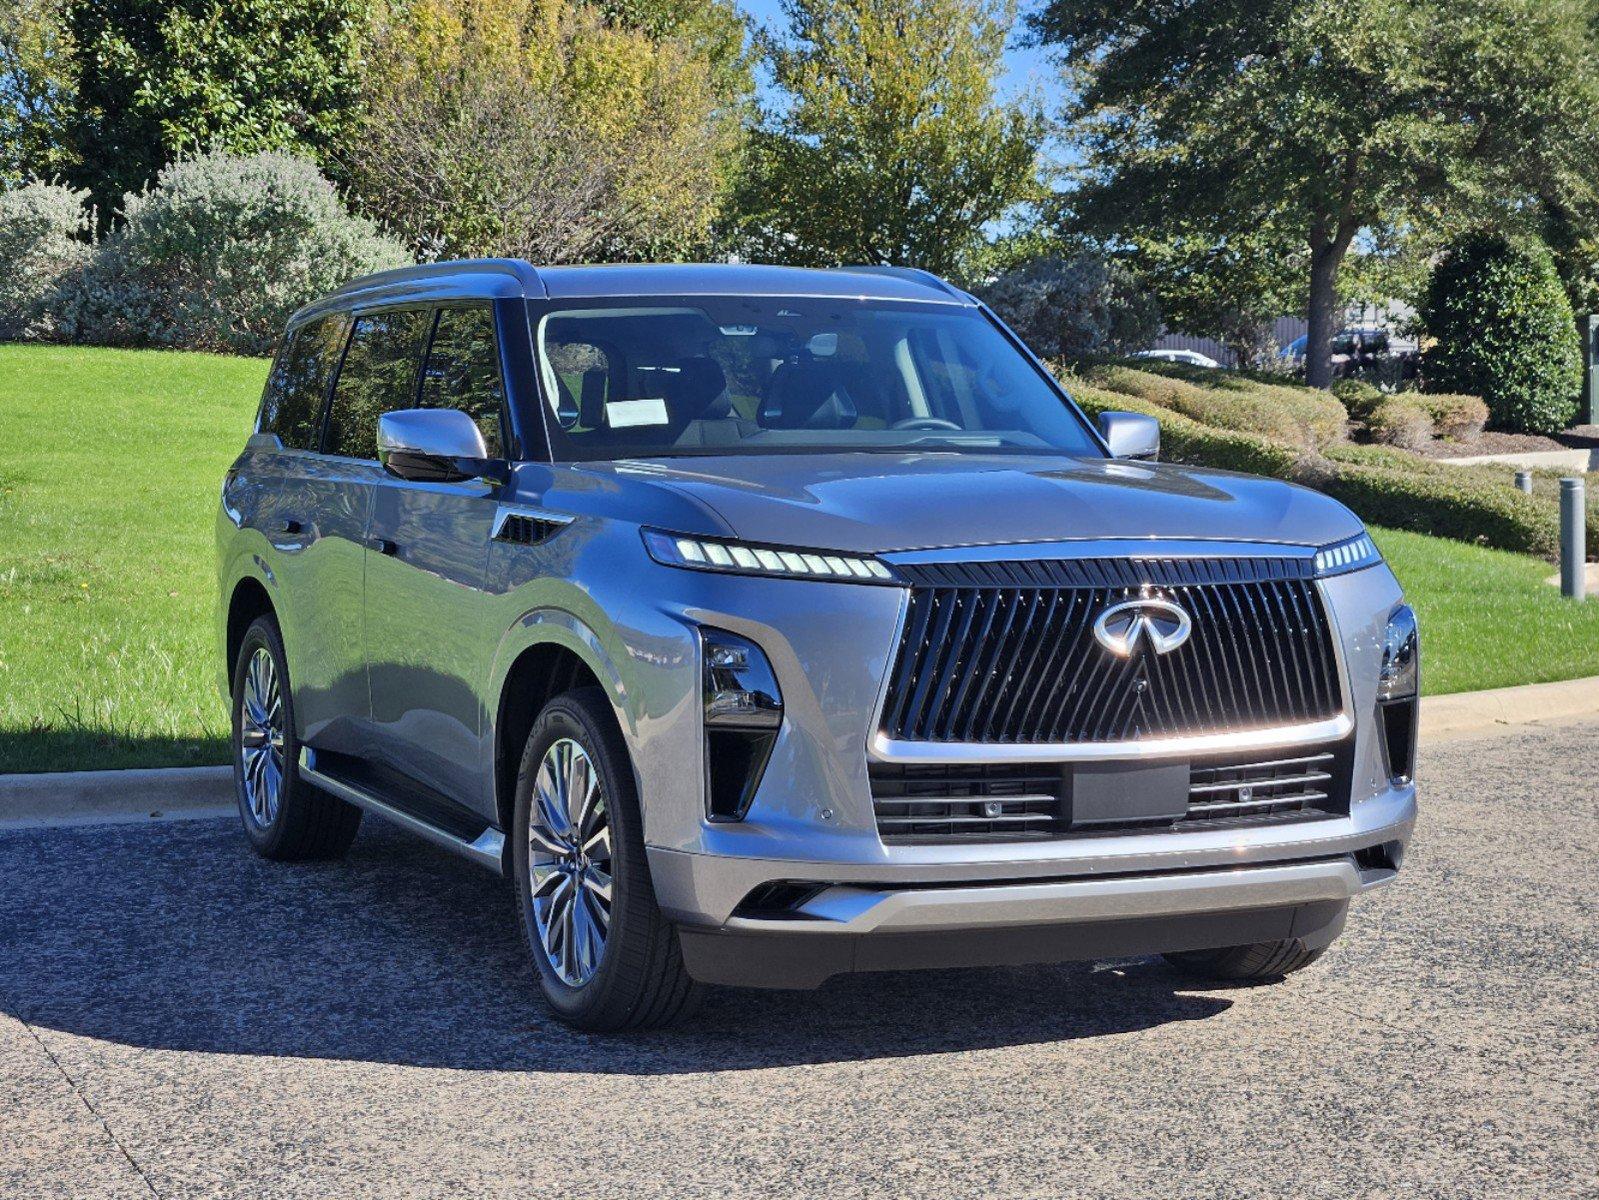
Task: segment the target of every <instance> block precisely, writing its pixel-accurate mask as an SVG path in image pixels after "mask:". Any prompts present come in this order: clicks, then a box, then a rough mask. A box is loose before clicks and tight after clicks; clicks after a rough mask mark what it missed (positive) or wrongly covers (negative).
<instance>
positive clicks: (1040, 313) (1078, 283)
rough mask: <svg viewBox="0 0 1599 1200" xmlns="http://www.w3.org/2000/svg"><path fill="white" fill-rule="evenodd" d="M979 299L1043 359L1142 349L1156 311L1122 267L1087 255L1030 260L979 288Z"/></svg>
mask: <svg viewBox="0 0 1599 1200" xmlns="http://www.w3.org/2000/svg"><path fill="white" fill-rule="evenodd" d="M983 299H984V300H985V301H987V302H988V304H989V305H991V306H992V307H993V309H994V311H995V312H996V313H998V314H999V316H1000V318H1001V319H1002V320H1004V322H1005V323H1006V324H1007V325H1009V326H1010V327H1011V328H1012V329H1014V330H1015V331H1016V333H1017V335H1018V336H1020V337H1021V339H1022V340H1023V341H1024V342H1026V343H1027V344H1028V345H1029V346H1030V347H1032V350H1033V353H1035V354H1037V355H1039V356H1040V357H1043V358H1068V359H1071V358H1082V357H1084V356H1085V355H1090V354H1105V353H1121V352H1124V351H1126V350H1131V349H1136V348H1137V347H1139V346H1147V345H1148V344H1149V343H1150V342H1151V341H1153V340H1154V339H1155V337H1156V335H1157V334H1159V332H1160V309H1159V307H1158V306H1157V305H1156V303H1155V301H1154V300H1153V298H1151V297H1150V296H1149V294H1148V293H1146V292H1143V291H1140V290H1139V289H1138V288H1136V287H1135V286H1134V285H1133V282H1132V280H1131V279H1130V277H1129V276H1128V273H1127V270H1126V268H1125V267H1122V266H1120V265H1119V264H1115V263H1106V262H1103V261H1101V260H1100V259H1098V258H1095V257H1093V256H1092V255H1088V254H1078V255H1075V256H1073V257H1072V258H1055V257H1045V258H1035V259H1031V260H1029V261H1028V262H1025V263H1023V264H1022V265H1021V266H1019V267H1015V268H1014V269H1012V270H1009V271H1006V272H1005V273H1004V274H1003V275H1001V276H1000V277H999V278H998V279H996V280H995V281H994V282H993V284H991V285H990V286H989V287H987V288H985V289H983Z"/></svg>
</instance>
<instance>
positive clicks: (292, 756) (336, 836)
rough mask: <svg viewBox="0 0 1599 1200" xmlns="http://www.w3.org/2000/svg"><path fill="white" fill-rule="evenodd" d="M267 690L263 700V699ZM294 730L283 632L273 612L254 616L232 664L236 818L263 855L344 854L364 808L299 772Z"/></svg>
mask: <svg viewBox="0 0 1599 1200" xmlns="http://www.w3.org/2000/svg"><path fill="white" fill-rule="evenodd" d="M263 693H264V694H265V696H266V697H267V698H268V703H267V704H266V705H263V704H261V703H260V702H259V698H260V696H261V694H263ZM294 729H295V726H294V689H293V688H292V687H291V686H290V682H289V664H288V658H287V657H286V656H285V655H284V653H283V635H282V634H280V633H279V632H278V623H277V621H276V620H274V619H273V618H272V617H270V616H263V617H257V618H256V619H255V620H254V621H253V622H252V623H251V625H250V627H249V628H248V629H247V630H245V632H244V640H243V641H242V642H241V643H240V645H239V658H238V661H237V662H235V663H234V665H233V790H234V794H235V796H236V797H237V799H238V804H239V820H240V821H241V822H242V823H243V825H244V832H245V836H246V837H248V838H249V839H250V844H251V845H252V846H253V847H255V851H256V853H257V854H259V855H261V857H263V858H270V859H274V860H276V861H279V862H304V861H308V860H313V859H324V858H340V857H342V856H343V855H344V852H345V851H346V850H348V849H349V848H350V843H351V842H352V841H354V840H355V832H356V830H357V829H359V828H360V826H361V810H360V809H359V808H356V807H355V806H354V805H353V804H346V803H345V802H344V801H343V800H340V799H338V798H337V797H335V796H330V795H328V794H327V793H326V792H322V791H318V790H317V789H316V788H314V787H312V786H311V785H310V784H308V783H306V782H304V781H303V780H302V779H301V778H300V743H299V739H298V738H297V737H295V733H294ZM247 743H248V744H247ZM274 783H275V787H276V793H275V795H273V794H272V788H273V786H274Z"/></svg>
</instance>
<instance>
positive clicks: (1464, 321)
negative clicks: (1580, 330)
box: [1423, 236, 1582, 433]
mask: <svg viewBox="0 0 1599 1200" xmlns="http://www.w3.org/2000/svg"><path fill="white" fill-rule="evenodd" d="M1423 320H1424V321H1425V323H1426V326H1427V331H1428V333H1430V334H1431V335H1432V336H1433V337H1434V338H1436V339H1437V345H1436V346H1435V347H1434V348H1432V349H1430V350H1428V351H1427V352H1426V355H1425V357H1424V359H1423V373H1424V375H1425V377H1426V383H1427V388H1428V390H1429V391H1437V392H1464V393H1470V394H1472V395H1478V396H1481V397H1482V398H1483V399H1484V400H1485V401H1487V404H1488V411H1489V413H1490V414H1491V416H1492V419H1493V423H1494V425H1495V426H1497V427H1500V428H1504V429H1510V430H1522V431H1527V432H1531V433H1555V432H1558V431H1559V430H1561V429H1564V428H1565V427H1566V426H1567V425H1569V424H1570V423H1571V421H1572V420H1573V419H1574V418H1575V417H1576V414H1577V389H1578V387H1579V386H1580V384H1581V382H1582V357H1581V345H1580V343H1579V340H1578V337H1577V328H1576V320H1575V318H1574V317H1573V315H1572V311H1571V304H1570V302H1569V301H1568V300H1567V299H1566V294H1565V291H1564V290H1563V289H1562V288H1561V285H1560V277H1559V276H1558V275H1557V274H1556V272H1555V266H1554V261H1553V259H1551V258H1550V255H1549V251H1548V249H1547V248H1546V247H1544V246H1543V245H1542V244H1538V243H1530V244H1514V243H1511V242H1509V241H1507V240H1506V239H1504V238H1502V237H1497V236H1478V237H1474V238H1472V239H1470V240H1468V241H1466V242H1464V243H1463V244H1461V245H1460V246H1458V247H1456V248H1455V249H1454V250H1452V251H1451V252H1450V253H1449V254H1448V255H1446V256H1445V258H1444V259H1443V261H1442V262H1440V263H1439V265H1438V266H1437V268H1436V269H1435V270H1434V271H1433V274H1432V278H1431V280H1430V281H1429V283H1428V287H1427V297H1426V302H1425V305H1424V309H1423Z"/></svg>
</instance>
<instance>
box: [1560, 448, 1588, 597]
mask: <svg viewBox="0 0 1599 1200" xmlns="http://www.w3.org/2000/svg"><path fill="white" fill-rule="evenodd" d="M1586 490H1587V489H1586V488H1584V486H1583V482H1582V480H1581V479H1580V478H1566V479H1562V480H1561V481H1560V594H1561V595H1562V596H1570V597H1571V598H1572V599H1573V600H1582V599H1584V598H1585V597H1586V596H1587V579H1586V568H1587V561H1586V560H1587V557H1588V555H1587V540H1588V538H1587V529H1586V528H1585V526H1586V523H1587V514H1586V512H1585V511H1584V505H1585V501H1586V498H1587V497H1586Z"/></svg>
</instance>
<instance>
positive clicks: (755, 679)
mask: <svg viewBox="0 0 1599 1200" xmlns="http://www.w3.org/2000/svg"><path fill="white" fill-rule="evenodd" d="M700 654H701V665H700V669H701V671H702V673H703V679H702V681H701V689H702V694H703V700H704V705H705V776H706V777H705V811H706V815H707V816H709V817H710V819H711V820H713V821H742V820H743V819H744V814H745V813H746V812H748V811H749V806H750V801H751V800H752V799H754V798H755V789H756V788H757V787H759V786H760V782H761V776H762V775H763V774H764V773H765V771H766V760H767V759H768V758H770V757H771V754H772V746H773V745H774V744H775V743H776V742H777V729H778V726H779V725H781V724H782V723H783V693H782V692H780V691H779V690H778V687H777V676H776V674H775V673H773V671H772V664H771V663H770V662H768V661H767V660H766V655H765V654H764V653H762V652H761V648H760V647H759V646H757V645H756V644H755V643H754V642H752V641H750V640H749V639H748V638H743V637H739V636H738V634H736V633H728V632H727V630H725V629H702V630H701V631H700Z"/></svg>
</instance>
